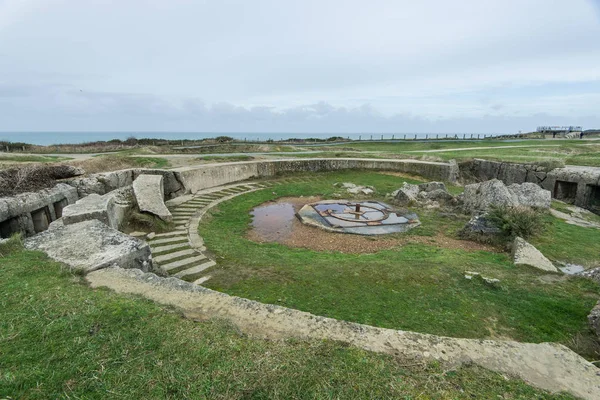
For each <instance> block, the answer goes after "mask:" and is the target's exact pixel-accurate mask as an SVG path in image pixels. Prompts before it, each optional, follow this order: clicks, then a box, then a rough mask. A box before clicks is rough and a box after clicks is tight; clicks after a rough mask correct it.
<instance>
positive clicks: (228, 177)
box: [172, 158, 458, 193]
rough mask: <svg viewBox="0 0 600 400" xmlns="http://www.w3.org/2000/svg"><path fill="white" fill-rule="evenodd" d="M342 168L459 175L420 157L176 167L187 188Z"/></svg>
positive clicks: (446, 177)
mask: <svg viewBox="0 0 600 400" xmlns="http://www.w3.org/2000/svg"><path fill="white" fill-rule="evenodd" d="M345 169H365V170H385V171H396V172H404V173H409V174H415V175H421V176H423V177H425V178H428V179H432V180H442V181H447V182H455V181H456V180H457V179H458V166H457V165H456V163H439V162H427V161H419V160H374V159H357V158H334V159H323V158H314V159H299V160H296V159H294V160H272V161H271V160H268V161H250V162H235V163H220V164H204V165H198V166H194V167H186V168H177V169H173V170H172V171H173V172H175V173H176V174H177V175H179V179H180V181H181V182H182V183H183V184H184V186H185V188H186V190H187V191H189V192H192V193H195V192H197V191H199V190H202V189H207V188H210V187H214V186H219V185H225V184H229V183H233V182H238V181H243V180H246V179H250V178H263V177H273V176H276V175H278V174H288V173H296V172H321V171H339V170H345Z"/></svg>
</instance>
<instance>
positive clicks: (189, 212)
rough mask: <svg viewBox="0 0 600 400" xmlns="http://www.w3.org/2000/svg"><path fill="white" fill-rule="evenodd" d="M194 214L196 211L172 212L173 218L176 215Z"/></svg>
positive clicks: (176, 210) (177, 210)
mask: <svg viewBox="0 0 600 400" xmlns="http://www.w3.org/2000/svg"><path fill="white" fill-rule="evenodd" d="M193 213H194V210H179V209H175V210H173V211H171V214H172V215H173V216H175V215H192V214H193Z"/></svg>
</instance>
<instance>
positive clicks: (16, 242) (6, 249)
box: [0, 235, 23, 258]
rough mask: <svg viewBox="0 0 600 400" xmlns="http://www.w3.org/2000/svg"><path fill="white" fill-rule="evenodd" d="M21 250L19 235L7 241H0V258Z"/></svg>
mask: <svg viewBox="0 0 600 400" xmlns="http://www.w3.org/2000/svg"><path fill="white" fill-rule="evenodd" d="M21 249H23V242H22V240H21V235H13V236H11V237H10V238H8V239H0V258H2V257H6V256H8V255H9V254H11V253H14V252H16V251H18V250H21Z"/></svg>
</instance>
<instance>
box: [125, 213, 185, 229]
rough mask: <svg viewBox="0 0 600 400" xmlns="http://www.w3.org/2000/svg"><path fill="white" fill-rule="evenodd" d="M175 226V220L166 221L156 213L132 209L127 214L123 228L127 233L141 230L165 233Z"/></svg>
mask: <svg viewBox="0 0 600 400" xmlns="http://www.w3.org/2000/svg"><path fill="white" fill-rule="evenodd" d="M174 226H175V224H174V223H173V222H165V221H163V220H162V219H160V218H158V217H157V216H155V215H152V214H147V213H141V212H138V211H135V210H130V211H129V212H127V214H126V215H125V218H124V220H123V224H122V226H121V230H122V231H123V232H126V233H130V232H140V231H141V232H147V233H149V232H154V233H163V232H170V231H172V230H173V229H174Z"/></svg>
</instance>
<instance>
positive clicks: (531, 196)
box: [508, 182, 552, 209]
mask: <svg viewBox="0 0 600 400" xmlns="http://www.w3.org/2000/svg"><path fill="white" fill-rule="evenodd" d="M508 190H509V191H510V192H512V193H513V194H514V195H515V196H516V198H517V199H516V200H517V203H518V205H521V206H529V207H535V208H546V209H547V208H550V204H551V202H552V193H550V191H549V190H545V189H542V188H541V187H539V186H538V185H536V184H535V183H530V182H525V183H522V184H520V185H518V184H516V183H514V184H512V185H510V186H508Z"/></svg>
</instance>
